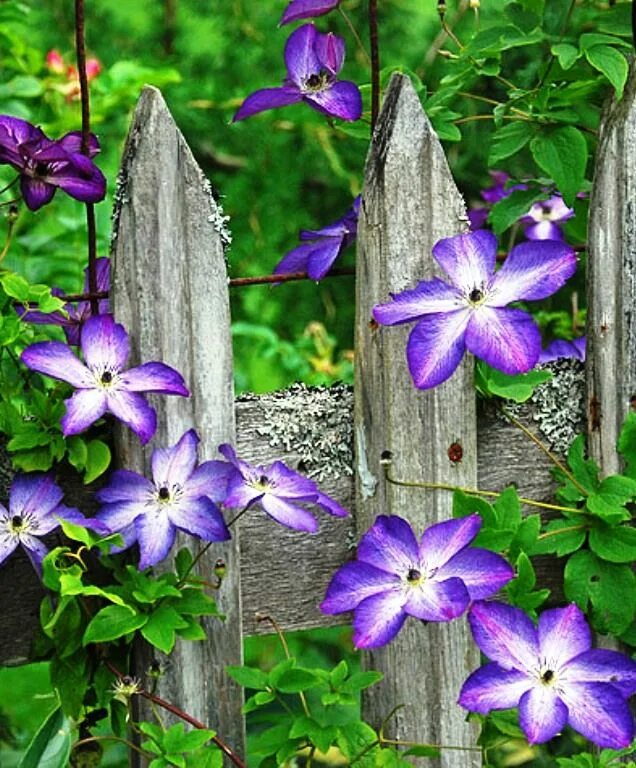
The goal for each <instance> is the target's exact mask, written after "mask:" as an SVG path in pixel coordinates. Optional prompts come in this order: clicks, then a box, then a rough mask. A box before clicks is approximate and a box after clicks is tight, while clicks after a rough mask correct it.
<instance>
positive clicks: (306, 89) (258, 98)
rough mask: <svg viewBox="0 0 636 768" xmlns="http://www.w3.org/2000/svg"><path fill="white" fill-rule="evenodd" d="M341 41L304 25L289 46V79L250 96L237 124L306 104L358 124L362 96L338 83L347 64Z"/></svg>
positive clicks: (352, 87) (353, 87) (237, 116)
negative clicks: (270, 111) (269, 112)
mask: <svg viewBox="0 0 636 768" xmlns="http://www.w3.org/2000/svg"><path fill="white" fill-rule="evenodd" d="M344 55H345V45H344V40H343V39H342V38H341V37H337V36H336V35H333V34H332V33H331V32H329V33H328V34H326V35H323V34H321V33H320V32H318V31H317V30H316V28H315V27H314V25H313V24H304V25H303V26H302V27H298V29H296V30H294V31H293V32H292V33H291V35H290V36H289V38H288V40H287V43H286V45H285V65H286V66H287V77H286V78H285V81H284V84H283V85H282V86H281V87H279V88H264V89H262V90H259V91H255V92H254V93H252V94H250V95H249V96H248V97H247V98H246V99H245V101H244V102H243V104H242V105H241V107H240V108H239V110H238V112H237V113H236V114H235V115H234V118H233V121H234V122H236V121H237V120H244V119H245V118H246V117H251V116H252V115H256V114H257V113H258V112H263V111H264V110H266V109H274V108H275V107H284V106H287V105H288V104H296V103H297V102H299V101H305V102H307V104H309V106H310V107H313V108H314V109H317V110H318V111H319V112H323V113H324V114H325V115H329V116H331V117H338V118H340V119H341V120H357V119H358V118H359V117H360V115H361V114H362V96H361V95H360V91H359V90H358V86H357V85H356V84H355V83H352V82H349V81H348V80H338V79H337V76H338V73H339V72H340V70H341V69H342V65H343V64H344Z"/></svg>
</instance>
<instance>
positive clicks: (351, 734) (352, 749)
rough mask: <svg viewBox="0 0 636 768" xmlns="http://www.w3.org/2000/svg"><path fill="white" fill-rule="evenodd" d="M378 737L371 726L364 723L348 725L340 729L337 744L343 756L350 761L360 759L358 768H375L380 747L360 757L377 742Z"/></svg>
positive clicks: (357, 764)
mask: <svg viewBox="0 0 636 768" xmlns="http://www.w3.org/2000/svg"><path fill="white" fill-rule="evenodd" d="M377 740H378V736H377V734H376V732H375V731H374V730H373V728H371V726H370V725H367V724H366V723H362V722H353V723H348V724H347V725H344V726H342V727H341V728H338V736H337V739H336V741H337V743H338V747H339V749H340V751H341V752H342V754H343V755H344V756H345V757H346V758H347V760H348V761H352V760H353V759H354V758H358V759H357V760H356V762H355V765H356V766H357V768H373V767H374V765H375V756H376V755H377V753H378V751H379V746H374V747H372V748H370V749H368V751H366V752H365V753H364V755H363V756H362V757H359V755H360V754H361V753H362V752H363V751H364V750H366V749H367V748H369V747H371V745H372V744H374V743H375V742H377Z"/></svg>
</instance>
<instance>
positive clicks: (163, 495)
mask: <svg viewBox="0 0 636 768" xmlns="http://www.w3.org/2000/svg"><path fill="white" fill-rule="evenodd" d="M159 498H160V499H161V500H162V501H166V499H169V498H170V491H169V490H168V489H167V488H166V487H165V485H164V486H163V487H161V488H160V489H159Z"/></svg>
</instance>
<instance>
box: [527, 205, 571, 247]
mask: <svg viewBox="0 0 636 768" xmlns="http://www.w3.org/2000/svg"><path fill="white" fill-rule="evenodd" d="M572 216H574V211H573V210H572V208H568V207H567V205H566V204H565V203H564V202H563V198H562V197H561V195H552V197H551V198H549V199H548V200H542V201H541V202H539V203H535V204H534V205H533V206H532V208H530V210H529V211H528V213H527V214H526V215H525V216H524V217H523V218H522V219H521V223H522V224H525V225H527V226H526V227H525V228H524V234H525V236H526V237H527V238H528V240H563V232H562V231H561V227H560V226H559V225H560V224H562V223H563V222H564V221H567V220H568V219H571V218H572Z"/></svg>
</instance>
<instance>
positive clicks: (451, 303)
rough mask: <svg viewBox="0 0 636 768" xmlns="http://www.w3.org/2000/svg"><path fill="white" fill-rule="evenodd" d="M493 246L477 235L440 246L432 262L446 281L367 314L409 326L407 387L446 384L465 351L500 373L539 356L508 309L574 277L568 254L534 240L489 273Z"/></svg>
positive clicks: (523, 316) (528, 322) (530, 323)
mask: <svg viewBox="0 0 636 768" xmlns="http://www.w3.org/2000/svg"><path fill="white" fill-rule="evenodd" d="M496 256H497V240H496V238H495V236H494V235H493V234H492V233H491V232H489V231H487V230H485V229H482V230H479V231H478V232H470V233H468V234H466V235H456V236H455V237H449V238H445V239H443V240H440V241H439V242H438V243H436V244H435V246H434V247H433V257H434V258H435V260H436V261H437V263H438V264H439V265H440V267H442V269H444V271H445V272H446V273H447V274H448V275H449V277H450V279H451V282H450V284H449V283H445V282H444V281H443V280H440V279H439V278H437V277H435V278H433V279H432V280H424V281H423V282H421V283H419V285H418V286H417V287H416V288H413V289H411V290H406V291H403V292H402V293H398V294H392V299H393V300H392V301H391V302H389V303H387V304H379V305H377V306H375V307H374V308H373V317H374V318H375V319H376V320H377V321H378V323H381V324H382V325H397V324H400V323H410V322H414V321H417V325H416V326H415V328H414V329H413V330H412V331H411V335H410V336H409V340H408V344H407V348H406V356H407V361H408V366H409V370H410V372H411V376H412V378H413V382H414V383H415V386H416V387H418V388H419V389H429V388H430V387H435V386H437V385H438V384H441V383H442V382H443V381H445V380H446V379H448V378H449V376H451V374H452V373H453V371H454V370H455V369H456V368H457V366H458V365H459V363H460V361H461V359H462V357H463V356H464V352H465V351H466V350H468V351H469V352H472V353H473V354H474V355H476V356H477V357H479V358H481V359H482V360H485V361H486V362H487V363H488V365H490V366H492V367H493V368H497V369H499V370H501V371H503V372H504V373H508V374H517V373H524V372H525V371H528V370H530V369H531V368H532V367H533V366H534V365H535V364H536V362H537V360H538V359H539V354H540V353H541V335H540V333H539V329H538V328H537V326H536V324H535V322H534V320H533V319H532V317H531V316H530V315H529V314H528V313H527V312H523V311H522V310H520V309H512V308H510V307H508V306H507V305H508V304H511V303H512V302H514V301H535V300H537V299H544V298H545V297H546V296H549V295H550V294H552V293H554V292H555V291H557V290H558V289H559V288H560V287H561V286H562V285H563V284H564V283H565V281H566V280H567V279H568V278H569V277H571V276H572V275H573V274H574V271H575V270H576V256H575V253H574V250H573V249H572V248H570V247H569V246H568V245H566V244H565V243H560V242H556V241H550V240H546V241H541V242H531V243H521V244H520V245H517V246H515V247H514V248H513V249H512V251H511V252H510V255H509V256H508V258H507V259H506V261H505V262H504V264H503V266H502V267H501V269H499V270H498V271H497V272H495V263H496Z"/></svg>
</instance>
